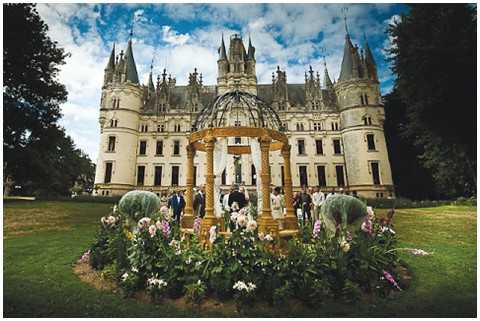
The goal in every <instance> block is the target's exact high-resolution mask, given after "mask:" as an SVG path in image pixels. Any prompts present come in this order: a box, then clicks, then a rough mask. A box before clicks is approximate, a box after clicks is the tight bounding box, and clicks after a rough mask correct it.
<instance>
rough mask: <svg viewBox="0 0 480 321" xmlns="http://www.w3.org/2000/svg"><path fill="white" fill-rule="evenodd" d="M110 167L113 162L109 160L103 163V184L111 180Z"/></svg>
mask: <svg viewBox="0 0 480 321" xmlns="http://www.w3.org/2000/svg"><path fill="white" fill-rule="evenodd" d="M112 167H113V164H112V163H111V162H108V163H105V179H104V180H103V182H104V183H105V184H107V183H110V182H111V181H112Z"/></svg>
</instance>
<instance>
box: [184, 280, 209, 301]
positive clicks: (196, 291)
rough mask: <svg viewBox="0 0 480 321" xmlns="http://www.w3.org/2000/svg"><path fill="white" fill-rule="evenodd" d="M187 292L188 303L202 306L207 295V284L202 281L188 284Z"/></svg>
mask: <svg viewBox="0 0 480 321" xmlns="http://www.w3.org/2000/svg"><path fill="white" fill-rule="evenodd" d="M185 290H186V291H185V296H186V297H187V302H190V303H193V304H200V303H201V302H202V300H203V299H205V297H206V295H207V287H206V286H205V283H204V282H202V281H201V280H198V281H197V282H194V283H191V284H188V285H187V286H185Z"/></svg>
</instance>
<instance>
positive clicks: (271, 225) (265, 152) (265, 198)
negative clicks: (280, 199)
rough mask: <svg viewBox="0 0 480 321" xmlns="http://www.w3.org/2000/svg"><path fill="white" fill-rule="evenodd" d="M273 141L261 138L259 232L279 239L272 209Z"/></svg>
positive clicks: (266, 137)
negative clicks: (271, 171)
mask: <svg viewBox="0 0 480 321" xmlns="http://www.w3.org/2000/svg"><path fill="white" fill-rule="evenodd" d="M271 141H272V139H271V138H270V137H268V136H262V137H261V138H260V150H261V152H262V168H261V173H260V176H261V177H262V203H263V208H262V215H261V216H260V218H259V219H258V232H259V233H264V234H270V235H272V236H273V237H274V238H275V239H278V223H277V222H276V221H275V220H274V219H273V217H272V209H271V208H270V202H271V200H270V157H269V151H270V143H271Z"/></svg>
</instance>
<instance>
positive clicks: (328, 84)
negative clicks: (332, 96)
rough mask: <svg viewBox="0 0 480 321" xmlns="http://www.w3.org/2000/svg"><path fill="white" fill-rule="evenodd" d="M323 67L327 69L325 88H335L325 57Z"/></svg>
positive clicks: (324, 81)
mask: <svg viewBox="0 0 480 321" xmlns="http://www.w3.org/2000/svg"><path fill="white" fill-rule="evenodd" d="M323 66H324V68H325V75H324V79H323V83H324V84H325V87H327V89H330V88H333V84H332V80H331V79H330V75H329V74H328V69H327V61H326V60H325V56H324V57H323Z"/></svg>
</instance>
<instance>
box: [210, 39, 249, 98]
mask: <svg viewBox="0 0 480 321" xmlns="http://www.w3.org/2000/svg"><path fill="white" fill-rule="evenodd" d="M218 55H219V57H218V61H217V65H218V78H217V83H218V94H219V95H221V94H223V93H225V92H227V91H230V90H234V89H237V88H238V89H239V90H243V91H246V92H249V93H252V94H257V76H256V74H255V47H253V46H252V42H251V40H249V44H248V53H247V51H246V50H245V46H244V45H243V41H242V38H241V37H240V35H238V34H234V35H232V36H231V37H230V46H229V50H228V55H227V52H226V50H225V43H224V41H223V36H222V43H221V45H220V48H219V49H218Z"/></svg>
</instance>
